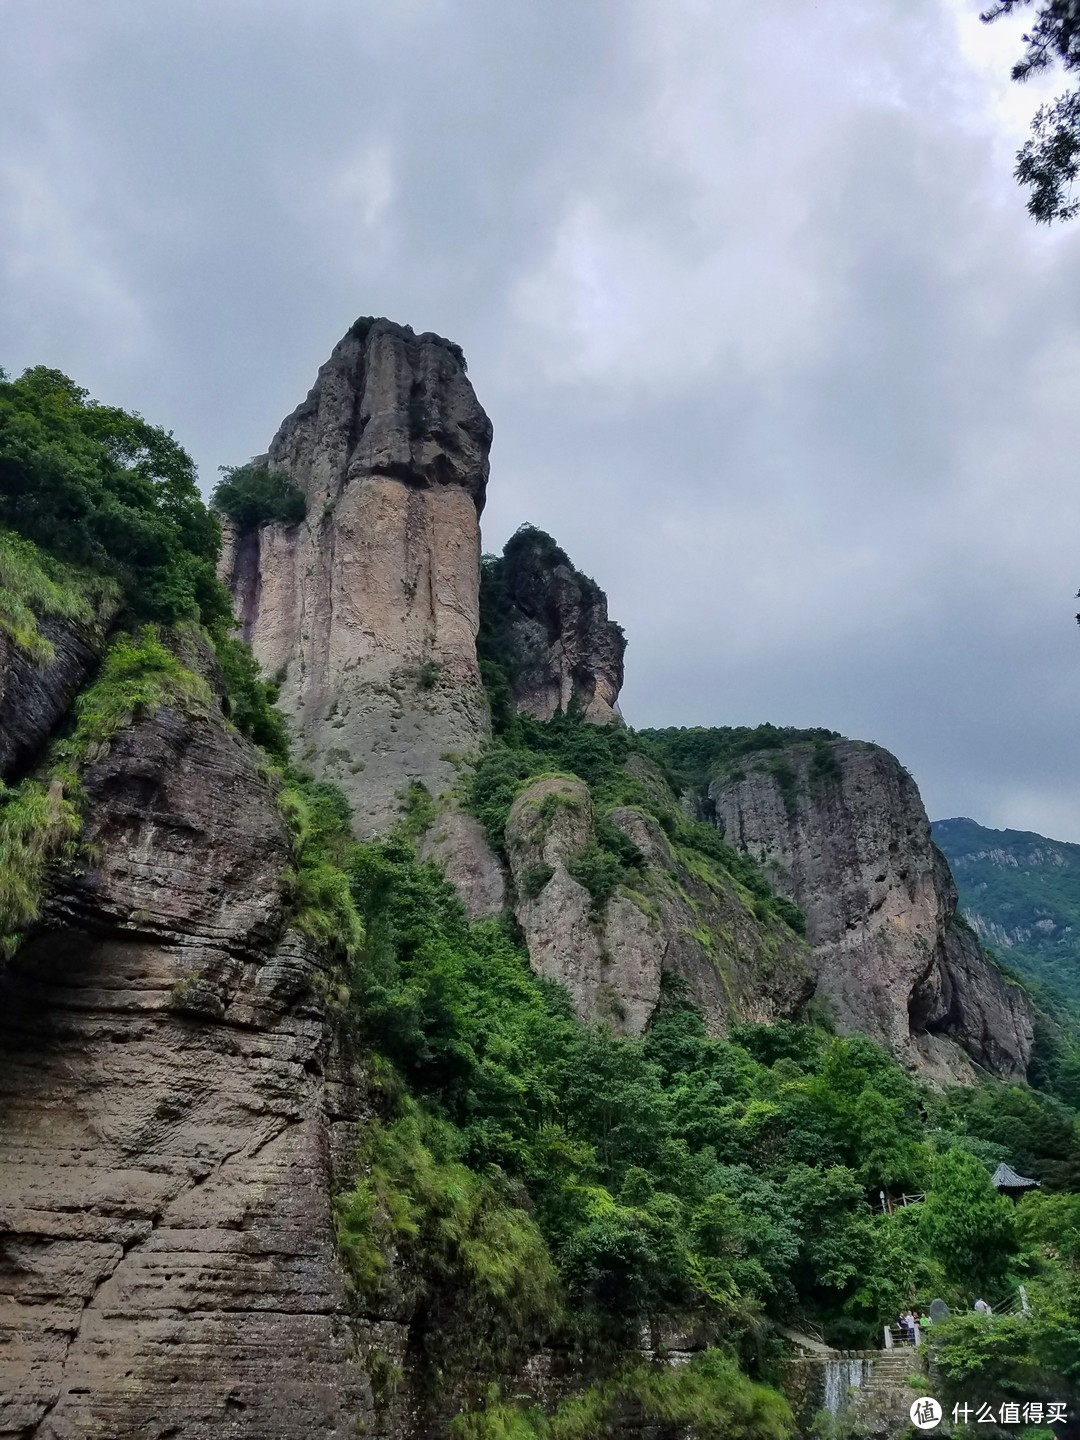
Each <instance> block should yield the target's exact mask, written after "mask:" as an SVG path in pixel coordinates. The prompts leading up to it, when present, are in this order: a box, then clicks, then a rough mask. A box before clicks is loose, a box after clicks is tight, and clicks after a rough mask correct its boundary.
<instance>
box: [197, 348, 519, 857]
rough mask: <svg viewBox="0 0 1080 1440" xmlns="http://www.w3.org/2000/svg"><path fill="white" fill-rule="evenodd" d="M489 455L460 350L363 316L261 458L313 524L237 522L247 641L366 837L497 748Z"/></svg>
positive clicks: (231, 574)
mask: <svg viewBox="0 0 1080 1440" xmlns="http://www.w3.org/2000/svg"><path fill="white" fill-rule="evenodd" d="M490 445H491V422H490V421H489V420H488V417H487V415H486V414H485V413H484V411H483V409H482V408H481V406H480V404H479V402H478V401H477V399H476V395H475V393H474V391H473V388H472V385H471V384H470V383H469V380H468V378H467V376H466V374H465V364H464V360H463V358H462V355H461V351H460V350H459V349H458V347H457V346H456V345H453V344H452V343H451V342H449V341H447V340H443V339H440V338H439V337H438V336H436V335H431V334H424V335H416V334H414V333H413V331H412V330H411V329H409V328H408V327H407V326H401V325H395V324H393V323H392V322H391V321H389V320H359V321H357V322H356V324H355V325H354V326H353V327H352V328H351V329H350V331H349V332H348V334H347V335H346V336H345V337H344V338H343V339H342V340H341V341H340V342H339V343H338V344H337V345H336V346H335V348H334V351H333V354H332V355H331V356H330V359H329V360H328V361H327V362H326V364H325V365H324V366H323V367H322V369H321V370H320V371H319V375H318V379H317V380H316V382H315V385H314V387H313V389H312V390H311V392H310V394H309V395H308V397H307V399H306V400H305V401H304V403H303V404H302V405H300V406H299V407H298V408H297V409H296V410H295V411H294V412H293V413H292V415H290V416H289V418H288V419H287V420H285V421H284V423H283V424H282V426H281V428H280V430H279V431H278V433H277V435H276V436H275V437H274V439H273V442H272V443H271V446H270V450H269V453H268V455H267V456H265V457H262V458H263V460H264V461H265V463H267V464H268V465H269V466H270V468H271V469H272V470H276V471H283V472H285V473H286V474H287V475H288V476H289V477H290V478H291V479H292V480H293V481H294V483H295V484H296V485H298V486H299V487H300V489H301V490H302V491H303V492H304V495H305V497H306V501H307V515H306V518H305V519H304V520H302V521H300V522H299V523H298V524H291V525H290V524H284V523H281V522H276V521H274V522H269V523H266V524H263V525H260V526H257V527H253V528H251V529H249V530H247V531H244V532H240V531H237V530H235V529H233V528H231V527H227V531H228V533H227V535H226V545H225V553H224V556H223V565H224V570H225V579H226V582H227V583H228V584H229V586H230V588H231V590H232V592H233V597H234V601H235V605H236V611H237V616H238V618H239V620H240V622H241V624H242V627H243V631H244V635H245V638H246V639H248V640H249V641H250V643H251V646H252V649H253V650H254V652H255V655H256V658H257V659H258V660H259V662H260V663H261V665H262V666H263V668H264V670H265V671H266V673H267V674H269V675H271V676H275V677H278V678H280V680H281V703H282V706H283V708H284V709H285V711H286V713H288V714H289V715H290V716H291V717H292V719H293V722H294V726H295V730H296V737H297V742H298V746H297V748H298V752H299V754H300V755H301V757H302V758H303V759H305V760H306V762H307V763H309V764H310V765H311V766H312V768H313V769H314V770H315V771H316V773H317V774H319V775H320V776H321V777H324V778H326V779H328V780H333V781H335V782H336V783H337V784H338V785H340V786H341V788H342V789H343V790H344V791H345V793H346V795H347V796H348V798H349V800H350V801H351V803H352V806H353V813H354V816H355V821H356V827H357V830H358V832H359V833H360V834H361V835H370V834H374V833H376V832H377V831H379V830H381V829H386V828H388V826H390V825H392V824H393V822H394V820H395V819H396V818H397V816H398V814H399V813H400V808H401V801H402V796H403V794H404V792H405V791H406V790H407V788H408V785H409V784H410V782H413V781H419V782H420V783H422V784H424V785H426V786H427V787H428V789H429V790H430V791H431V792H432V793H433V794H438V793H439V792H441V791H442V790H444V789H445V788H446V787H447V786H448V785H450V784H451V783H452V781H453V779H454V776H455V773H456V770H455V757H458V756H462V755H468V754H470V753H473V752H475V750H476V749H477V748H478V747H479V745H480V744H482V742H483V740H484V739H485V738H486V736H487V732H488V723H489V722H488V713H487V706H486V703H485V700H484V696H483V691H482V688H481V685H480V676H479V670H478V667H477V659H476V631H477V625H478V621H479V564H480V529H479V517H480V512H481V510H482V509H483V505H484V496H485V490H486V486H487V478H488V450H489V448H490Z"/></svg>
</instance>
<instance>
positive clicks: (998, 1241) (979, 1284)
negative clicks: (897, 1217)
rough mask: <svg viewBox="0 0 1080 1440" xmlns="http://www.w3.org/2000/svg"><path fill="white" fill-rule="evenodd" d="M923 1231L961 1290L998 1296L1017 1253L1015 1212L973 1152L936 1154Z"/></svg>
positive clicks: (921, 1215)
mask: <svg viewBox="0 0 1080 1440" xmlns="http://www.w3.org/2000/svg"><path fill="white" fill-rule="evenodd" d="M919 1232H920V1235H921V1237H922V1240H923V1242H924V1244H925V1246H926V1248H927V1250H928V1251H929V1253H930V1255H931V1256H932V1257H933V1259H934V1260H936V1261H937V1263H938V1264H939V1265H940V1266H941V1268H942V1271H943V1273H944V1275H945V1277H946V1278H947V1280H949V1281H950V1282H951V1284H952V1286H953V1287H954V1290H955V1291H956V1292H957V1293H958V1294H960V1295H963V1296H964V1297H966V1298H967V1299H968V1300H969V1302H970V1301H973V1300H974V1299H976V1298H978V1297H979V1296H980V1295H981V1296H983V1297H984V1298H985V1296H986V1295H987V1294H990V1295H993V1296H994V1298H995V1299H996V1298H997V1295H998V1293H999V1292H1000V1291H1001V1290H1002V1289H1003V1287H1004V1285H1005V1279H1006V1275H1007V1273H1008V1270H1009V1265H1010V1262H1011V1260H1012V1258H1013V1255H1014V1254H1015V1252H1016V1224H1015V1216H1014V1211H1013V1205H1012V1202H1011V1201H1010V1200H1007V1199H1005V1197H1004V1196H1003V1195H999V1194H998V1193H997V1191H996V1190H995V1189H994V1187H993V1186H992V1185H991V1183H990V1176H989V1174H988V1173H987V1171H986V1167H985V1166H984V1165H982V1164H981V1163H980V1162H979V1161H978V1160H976V1159H975V1157H974V1155H969V1154H968V1153H967V1152H966V1151H964V1150H959V1149H952V1150H947V1151H945V1153H944V1154H943V1155H940V1156H939V1157H938V1159H937V1161H936V1162H935V1164H934V1174H933V1184H932V1187H931V1189H930V1191H929V1192H928V1194H927V1196H926V1200H925V1201H924V1203H923V1205H922V1207H921V1209H920V1213H919Z"/></svg>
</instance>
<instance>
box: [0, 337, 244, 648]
mask: <svg viewBox="0 0 1080 1440" xmlns="http://www.w3.org/2000/svg"><path fill="white" fill-rule="evenodd" d="M0 525H4V526H7V527H9V528H10V529H12V530H14V531H17V532H18V533H19V534H20V535H22V536H24V537H25V538H26V539H28V540H32V541H33V542H34V543H35V544H36V545H38V546H40V547H41V548H42V549H43V550H45V551H47V552H48V553H49V554H51V555H54V556H56V557H57V558H58V559H60V560H64V561H68V562H70V563H74V564H76V565H80V566H85V567H88V568H90V569H93V570H96V571H98V572H99V573H102V574H105V575H112V576H115V577H116V578H117V579H118V580H119V581H120V584H121V586H122V588H123V591H124V594H125V597H126V602H127V608H128V611H129V614H130V615H131V616H132V617H133V618H136V619H146V620H165V621H170V622H172V621H176V620H181V619H187V618H192V619H194V618H199V619H201V620H202V621H203V622H204V624H207V625H219V626H220V625H224V624H227V623H228V621H229V618H230V607H229V598H228V595H227V594H226V592H225V590H224V589H223V588H222V586H221V585H220V584H219V583H218V581H217V579H216V578H215V574H214V567H215V563H216V560H217V555H218V549H219V547H220V543H221V534H220V528H219V526H218V522H217V520H216V519H215V518H214V516H213V515H211V514H210V512H209V511H208V510H207V508H206V506H205V505H204V504H203V502H202V498H201V496H200V494H199V489H198V485H197V483H196V477H195V467H194V464H193V463H192V460H191V457H190V456H189V455H188V454H187V452H186V451H185V450H183V449H182V447H181V446H180V445H179V444H178V443H177V441H176V440H175V439H174V438H173V437H172V435H170V434H167V433H166V432H165V431H164V430H162V429H161V428H160V427H158V426H154V425H151V424H149V423H148V422H147V421H146V420H144V419H143V418H142V417H141V416H140V415H134V414H131V413H129V412H127V411H125V410H119V409H116V408H114V407H112V406H106V405H98V404H96V403H95V402H94V401H92V400H90V399H89V398H88V396H87V392H86V391H85V390H82V389H80V388H79V386H77V385H75V384H74V382H73V381H71V380H69V379H68V378H67V376H66V375H62V374H61V373H60V371H58V370H50V369H47V368H46V367H45V366H37V367H35V368H34V369H31V370H27V371H26V372H25V373H24V374H23V375H22V376H21V377H20V378H19V379H18V380H7V379H4V378H0Z"/></svg>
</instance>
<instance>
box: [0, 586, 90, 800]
mask: <svg viewBox="0 0 1080 1440" xmlns="http://www.w3.org/2000/svg"><path fill="white" fill-rule="evenodd" d="M112 608H113V607H112V606H103V608H102V612H101V615H100V617H99V619H98V620H97V621H96V622H92V623H88V624H80V623H79V622H78V621H74V620H61V619H58V618H56V617H54V616H43V617H42V618H41V619H40V620H39V621H38V630H39V631H40V633H41V635H42V636H43V637H44V638H45V639H46V640H47V641H48V642H49V643H50V644H51V645H52V647H53V656H52V658H51V659H50V660H44V661H40V660H34V659H32V658H31V657H30V656H29V655H28V654H27V653H26V652H25V651H24V650H22V649H20V647H19V646H18V645H16V644H15V643H14V641H13V640H12V639H11V638H10V637H9V636H7V635H5V634H4V633H3V632H0V779H4V778H6V777H9V776H11V775H13V774H16V773H18V772H20V771H21V770H23V769H24V768H26V767H27V766H29V765H31V764H32V763H33V762H34V760H35V759H36V758H37V755H38V753H39V752H40V751H41V749H42V747H43V746H44V744H45V742H46V740H47V739H48V737H49V734H50V732H51V730H52V728H53V726H54V725H55V724H56V723H57V721H58V720H59V719H60V718H61V716H62V715H64V714H65V713H66V711H67V709H68V706H69V705H70V704H71V702H72V700H74V698H75V695H76V693H77V692H78V690H79V687H80V686H81V685H82V683H83V681H84V680H85V679H86V677H87V676H88V675H89V673H90V671H91V670H92V669H93V667H94V666H95V665H96V664H97V662H98V660H99V659H100V657H101V653H102V651H103V650H104V648H105V630H106V626H107V623H108V620H109V618H110V616H111V611H112Z"/></svg>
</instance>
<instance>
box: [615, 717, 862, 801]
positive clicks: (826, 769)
mask: <svg viewBox="0 0 1080 1440" xmlns="http://www.w3.org/2000/svg"><path fill="white" fill-rule="evenodd" d="M640 733H641V739H642V743H643V744H644V745H645V747H646V748H647V749H648V751H649V752H650V754H652V755H654V756H655V757H656V758H657V759H659V760H662V761H663V762H664V764H665V765H667V766H668V768H669V770H670V772H671V774H672V777H673V779H674V781H675V783H676V784H677V786H678V788H679V789H680V791H692V792H694V793H697V794H700V795H704V794H706V793H707V792H708V789H709V782H710V781H712V780H717V779H725V778H732V777H733V776H737V774H738V772H739V771H740V770H741V763H740V762H741V761H742V760H743V758H744V757H745V756H749V755H762V754H767V752H768V751H770V750H777V751H780V750H786V749H787V748H788V747H789V746H791V745H798V744H812V745H813V746H814V759H813V762H812V765H813V769H814V770H815V771H817V772H819V773H820V775H821V776H822V777H823V778H824V777H826V776H828V775H830V774H832V773H834V772H835V770H836V761H835V758H834V756H833V752H832V745H831V742H832V741H833V740H840V739H842V738H843V737H842V736H841V735H839V734H838V733H837V731H835V730H821V729H812V730H797V729H795V728H793V727H792V726H790V725H752V726H751V725H691V726H682V725H680V726H672V727H671V728H669V729H666V730H642V731H641V732H640ZM773 773H774V774H777V778H778V780H779V782H780V788H781V791H783V790H784V789H785V788H786V787H785V778H786V777H785V775H784V772H783V771H782V770H778V769H777V767H776V766H775V764H774V766H773ZM794 779H795V777H794V774H791V779H790V781H787V788H790V785H791V783H793V782H794Z"/></svg>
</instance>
